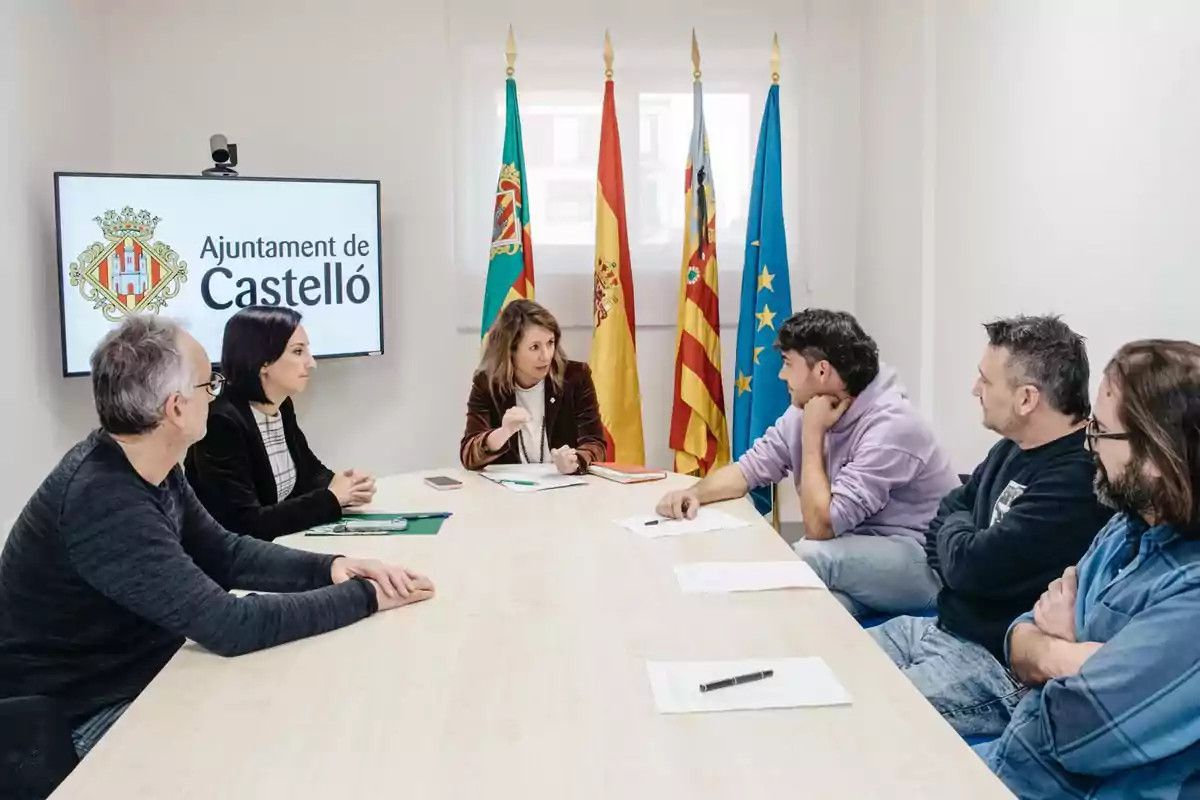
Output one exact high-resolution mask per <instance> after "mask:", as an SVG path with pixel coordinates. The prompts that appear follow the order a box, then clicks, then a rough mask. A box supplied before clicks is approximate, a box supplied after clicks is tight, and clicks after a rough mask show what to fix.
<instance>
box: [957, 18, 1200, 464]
mask: <svg viewBox="0 0 1200 800" xmlns="http://www.w3.org/2000/svg"><path fill="white" fill-rule="evenodd" d="M937 26H938V31H937V47H938V51H937V61H938V70H937V75H938V84H937V125H938V130H937V142H938V146H937V161H938V169H937V185H936V191H937V232H938V233H937V293H938V298H939V301H938V313H937V330H936V342H935V345H936V355H935V363H936V365H937V368H936V377H935V381H936V403H935V413H936V414H937V416H938V422H939V427H940V429H941V430H942V432H943V434H944V435H946V437H947V439H948V440H949V441H950V443H951V445H952V446H953V447H954V452H955V455H956V456H957V457H958V458H959V459H960V461H961V460H964V459H967V458H968V457H974V456H975V455H976V454H977V453H978V452H979V451H980V450H981V449H982V447H983V446H984V445H985V444H986V442H987V441H988V437H987V436H986V434H984V433H983V432H981V431H980V430H979V427H978V425H977V424H976V419H977V410H976V408H975V406H974V404H973V403H972V402H970V398H969V397H968V396H967V395H966V387H967V385H968V384H969V382H970V381H971V379H972V368H973V365H974V363H975V359H977V358H978V351H979V349H980V347H981V345H982V342H983V335H982V333H981V332H980V331H979V328H978V325H979V322H980V321H981V320H984V319H986V318H988V317H990V316H993V315H997V314H1011V313H1014V312H1017V311H1026V312H1045V311H1057V312H1060V313H1062V314H1063V315H1064V318H1065V319H1066V321H1067V322H1068V323H1069V324H1071V326H1072V327H1074V328H1075V329H1076V330H1078V331H1079V333H1081V334H1083V335H1084V336H1086V337H1087V338H1088V343H1089V351H1090V356H1091V361H1092V369H1093V373H1098V372H1099V371H1100V370H1101V369H1102V368H1103V366H1104V364H1105V363H1106V362H1107V360H1108V359H1109V357H1110V356H1111V355H1112V353H1113V352H1114V351H1115V350H1116V348H1117V347H1118V346H1119V345H1120V344H1121V343H1122V342H1124V341H1126V340H1129V339H1133V338H1139V337H1144V336H1167V337H1178V338H1185V339H1191V340H1200V325H1198V324H1197V322H1196V312H1195V308H1196V298H1197V297H1198V296H1200V269H1198V268H1197V254H1198V253H1200V226H1197V225H1196V222H1195V220H1196V210H1197V208H1200V152H1198V151H1197V142H1200V108H1198V107H1197V104H1196V98H1197V97H1198V96H1200V4H1197V3H1195V2H1189V0H1177V1H1176V0H1170V1H1168V0H1154V2H1136V3H1135V2H1131V1H1127V2H1119V1H1117V0H1104V1H1103V2H1096V0H1069V1H1067V2H1062V1H1060V2H1055V3H1042V4H1037V5H1036V6H1029V5H1025V4H1017V3H991V4H988V3H983V2H971V3H949V2H947V3H941V4H939V6H938V18H937ZM943 299H945V302H943ZM1095 383H1096V381H1095V380H1093V384H1095Z"/></svg>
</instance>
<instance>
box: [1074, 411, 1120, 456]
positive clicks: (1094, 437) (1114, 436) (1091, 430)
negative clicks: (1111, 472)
mask: <svg viewBox="0 0 1200 800" xmlns="http://www.w3.org/2000/svg"><path fill="white" fill-rule="evenodd" d="M1084 436H1086V437H1087V448H1088V450H1091V451H1092V452H1095V451H1096V442H1098V441H1100V440H1101V439H1111V440H1112V441H1115V442H1126V441H1129V432H1128V431H1120V432H1117V433H1106V432H1103V431H1101V430H1100V423H1099V422H1097V421H1096V418H1095V417H1092V418H1091V419H1089V420H1088V424H1087V430H1086V431H1085V432H1084Z"/></svg>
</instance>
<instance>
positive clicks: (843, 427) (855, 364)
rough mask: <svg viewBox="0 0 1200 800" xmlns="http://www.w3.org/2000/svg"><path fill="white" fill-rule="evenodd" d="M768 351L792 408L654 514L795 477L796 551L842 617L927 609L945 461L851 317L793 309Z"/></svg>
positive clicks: (947, 479)
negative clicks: (929, 552)
mask: <svg viewBox="0 0 1200 800" xmlns="http://www.w3.org/2000/svg"><path fill="white" fill-rule="evenodd" d="M776 347H778V348H779V349H780V350H781V351H782V353H783V369H782V370H780V372H779V377H780V379H782V380H784V381H786V382H787V385H788V392H789V394H790V395H791V399H792V407H791V408H789V409H788V410H787V411H786V412H784V414H783V416H782V417H780V418H779V421H778V422H776V423H775V425H773V426H772V427H771V428H769V429H768V430H767V432H766V433H765V434H763V436H762V438H761V439H759V440H758V441H757V442H755V443H754V446H753V447H751V448H750V450H748V451H747V452H746V453H745V455H743V456H742V457H741V459H739V460H738V462H737V463H736V464H731V465H729V466H726V467H722V468H721V469H719V470H716V471H715V472H713V473H712V474H711V475H709V476H708V477H706V478H704V480H702V481H700V482H699V483H697V484H695V485H694V486H692V487H691V488H689V489H684V490H680V491H675V492H671V493H669V494H667V496H666V497H664V498H663V499H662V501H661V502H660V503H659V505H658V513H660V514H662V515H663V516H667V517H672V518H676V519H678V518H682V517H693V516H695V514H696V511H697V510H698V509H699V507H700V506H701V505H703V504H705V503H715V502H718V501H720V500H729V499H732V498H735V497H741V496H742V495H744V494H746V493H747V492H749V491H750V490H752V489H757V488H759V487H760V486H768V485H770V484H773V483H777V482H779V481H781V480H783V478H784V477H786V476H787V475H789V474H791V475H794V476H795V481H796V488H797V490H798V491H799V493H800V507H801V512H802V514H803V517H804V538H803V539H801V540H800V541H799V542H797V543H796V552H797V553H798V554H799V555H800V557H801V558H803V559H804V560H805V561H806V562H807V563H808V564H809V565H810V566H811V567H812V568H813V569H814V570H815V571H816V572H817V574H818V575H820V576H821V579H822V580H823V581H825V585H826V586H828V587H829V589H830V590H831V591H832V592H833V594H834V596H835V597H837V599H838V600H839V601H840V602H841V603H842V605H844V606H845V607H846V609H847V610H849V611H850V612H851V613H852V614H854V615H855V616H865V615H868V614H871V613H875V612H878V613H884V614H902V613H922V612H924V611H926V610H928V609H931V608H933V606H934V603H935V602H936V600H937V593H938V590H939V589H940V588H941V584H940V582H939V580H938V577H937V574H936V573H934V572H933V570H931V569H930V568H929V565H928V564H927V563H926V561H925V551H924V543H925V530H926V528H927V527H928V526H929V521H930V520H931V519H932V518H933V515H934V513H935V512H936V511H937V507H938V502H939V501H940V500H941V499H942V497H944V496H945V495H946V494H947V493H948V492H949V491H950V490H952V489H953V488H955V487H956V486H958V485H959V479H958V476H957V475H956V474H955V472H954V470H953V469H952V468H951V466H950V459H949V458H948V457H947V455H946V453H945V452H944V451H943V450H942V448H941V447H940V446H939V445H938V443H937V441H936V439H935V438H934V435H933V431H932V430H931V429H930V427H929V425H928V424H927V423H926V422H925V420H924V419H922V418H921V416H920V415H919V414H918V413H917V410H916V409H914V408H913V407H912V405H910V404H909V402H908V398H907V396H906V392H905V390H904V388H903V387H902V386H901V385H900V383H899V381H898V380H897V379H896V376H895V373H894V372H893V371H892V370H891V369H889V368H887V367H881V366H880V364H879V348H878V347H877V346H876V345H875V342H874V340H873V339H871V337H870V336H868V335H867V334H866V333H865V332H864V331H863V329H862V328H861V327H860V326H859V324H858V322H857V321H856V320H855V319H854V317H852V316H851V315H850V314H847V313H845V312H844V311H826V310H822V309H806V310H804V311H801V312H799V313H797V314H793V315H792V316H791V318H789V319H788V320H787V321H786V322H785V323H784V324H783V326H782V327H781V328H780V330H779V341H778V342H777V343H776Z"/></svg>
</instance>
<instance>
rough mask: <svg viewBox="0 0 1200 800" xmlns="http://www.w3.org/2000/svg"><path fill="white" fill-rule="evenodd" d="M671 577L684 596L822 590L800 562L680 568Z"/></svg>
mask: <svg viewBox="0 0 1200 800" xmlns="http://www.w3.org/2000/svg"><path fill="white" fill-rule="evenodd" d="M675 577H676V578H678V579H679V588H680V589H682V590H683V592H684V594H721V593H725V592H762V591H769V590H771V589H824V588H825V584H824V583H823V582H822V581H821V579H820V578H818V577H817V573H815V572H813V570H812V567H810V566H809V565H808V564H805V563H804V562H803V561H800V560H799V559H796V560H795V561H714V562H708V563H702V564H680V565H678V566H677V567H675Z"/></svg>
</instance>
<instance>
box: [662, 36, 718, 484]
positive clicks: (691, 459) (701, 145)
mask: <svg viewBox="0 0 1200 800" xmlns="http://www.w3.org/2000/svg"><path fill="white" fill-rule="evenodd" d="M692 47H693V59H694V60H695V61H696V62H697V67H696V70H697V72H696V82H695V84H694V85H693V89H692V96H693V100H692V107H693V118H694V122H693V124H692V142H691V148H690V150H689V153H688V163H687V177H686V182H685V189H686V193H687V212H686V214H685V219H684V223H683V231H684V232H683V270H682V275H681V276H680V279H679V318H678V334H677V343H676V352H675V402H674V404H673V406H672V408H671V449H672V450H674V451H675V471H676V472H682V473H685V474H697V475H701V476H703V475H707V474H708V472H709V471H710V470H712V469H715V468H716V467H720V466H722V465H724V464H727V463H729V431H728V428H727V426H726V423H725V392H724V389H723V388H722V385H721V333H720V331H721V315H720V311H719V309H718V303H717V299H718V296H719V294H718V289H717V227H716V225H717V223H716V219H717V207H716V192H715V191H714V190H713V183H712V165H711V163H710V162H709V157H708V133H707V132H706V131H705V128H704V92H703V89H702V87H701V85H700V78H699V63H698V62H699V54H698V52H696V48H695V40H694V39H693V44H692Z"/></svg>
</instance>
